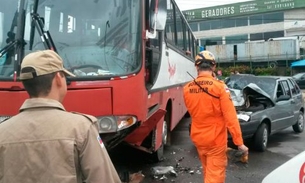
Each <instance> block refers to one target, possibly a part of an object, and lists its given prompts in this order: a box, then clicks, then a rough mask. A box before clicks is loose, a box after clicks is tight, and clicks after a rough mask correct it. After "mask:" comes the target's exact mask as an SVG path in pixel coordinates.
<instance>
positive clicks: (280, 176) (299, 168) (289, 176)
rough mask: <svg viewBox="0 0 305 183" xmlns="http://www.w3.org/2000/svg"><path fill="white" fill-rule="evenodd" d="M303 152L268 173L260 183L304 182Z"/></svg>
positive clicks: (304, 156)
mask: <svg viewBox="0 0 305 183" xmlns="http://www.w3.org/2000/svg"><path fill="white" fill-rule="evenodd" d="M304 159H305V151H303V152H301V153H300V154H298V155H297V156H295V157H293V158H292V159H290V160H289V161H287V162H286V163H284V164H283V165H281V166H279V167H278V168H276V169H275V170H273V171H272V172H271V173H269V174H268V175H267V176H266V177H265V178H264V179H263V181H262V183H274V182H276V183H287V182H300V183H303V182H305V162H304Z"/></svg>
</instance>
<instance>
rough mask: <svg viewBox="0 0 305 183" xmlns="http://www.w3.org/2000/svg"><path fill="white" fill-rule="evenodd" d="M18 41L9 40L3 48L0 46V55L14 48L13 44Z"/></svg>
mask: <svg viewBox="0 0 305 183" xmlns="http://www.w3.org/2000/svg"><path fill="white" fill-rule="evenodd" d="M17 43H18V41H17V40H14V41H12V42H10V43H9V44H8V45H6V46H5V47H4V48H2V49H1V50H0V57H2V56H3V55H5V54H6V53H7V52H8V51H10V50H11V49H12V48H14V46H15V45H16V44H17Z"/></svg>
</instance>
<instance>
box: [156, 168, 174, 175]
mask: <svg viewBox="0 0 305 183" xmlns="http://www.w3.org/2000/svg"><path fill="white" fill-rule="evenodd" d="M152 173H153V175H165V174H170V173H171V174H177V173H176V172H175V170H174V167H172V166H156V167H153V168H152Z"/></svg>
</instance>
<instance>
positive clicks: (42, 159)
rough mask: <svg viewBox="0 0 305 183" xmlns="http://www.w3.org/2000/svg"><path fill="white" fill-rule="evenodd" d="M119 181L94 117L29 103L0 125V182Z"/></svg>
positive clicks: (53, 104)
mask: <svg viewBox="0 0 305 183" xmlns="http://www.w3.org/2000/svg"><path fill="white" fill-rule="evenodd" d="M84 181H85V182H88V183H119V182H121V181H120V179H119V176H118V174H117V172H116V170H115V168H114V166H113V164H112V162H111V160H110V158H109V156H108V153H107V151H106V149H105V147H104V144H103V143H102V141H101V140H100V138H99V134H98V130H97V119H96V118H95V117H93V116H89V115H82V114H75V113H70V112H66V111H65V109H64V107H63V106H62V105H61V104H60V103H59V102H57V101H55V100H50V99H41V98H36V99H27V100H26V101H25V102H24V103H23V105H22V106H21V108H20V113H19V114H18V115H16V116H14V117H12V118H10V119H8V120H7V121H5V122H3V123H1V124H0V183H82V182H84Z"/></svg>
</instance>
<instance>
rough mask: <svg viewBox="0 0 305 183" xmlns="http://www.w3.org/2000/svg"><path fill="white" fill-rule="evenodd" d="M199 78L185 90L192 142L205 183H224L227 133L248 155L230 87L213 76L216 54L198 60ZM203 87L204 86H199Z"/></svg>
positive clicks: (196, 64)
mask: <svg viewBox="0 0 305 183" xmlns="http://www.w3.org/2000/svg"><path fill="white" fill-rule="evenodd" d="M195 67H196V69H197V71H198V77H197V78H196V79H194V81H191V82H190V83H188V84H187V85H186V86H185V87H184V101H185V104H186V107H187V109H188V112H189V114H190V116H191V119H192V123H191V124H192V125H191V139H192V141H193V143H194V145H195V146H196V148H197V151H198V155H199V157H200V160H201V163H202V167H203V177H204V183H224V182H225V172H226V166H227V161H228V160H227V156H226V151H227V130H229V132H230V134H231V136H232V138H233V142H234V144H235V145H236V146H238V149H239V150H241V151H244V153H246V154H247V153H248V148H247V147H246V146H245V145H244V143H243V139H242V133H241V129H240V125H239V121H238V119H237V114H236V111H235V107H234V105H233V102H232V101H231V98H230V91H229V89H228V88H227V86H226V85H225V84H224V83H223V82H222V81H219V80H217V79H216V78H215V77H213V73H214V71H215V68H216V61H215V57H214V55H213V54H212V53H211V52H209V51H202V52H200V53H199V54H198V55H197V56H196V58H195ZM199 86H200V87H199Z"/></svg>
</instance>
